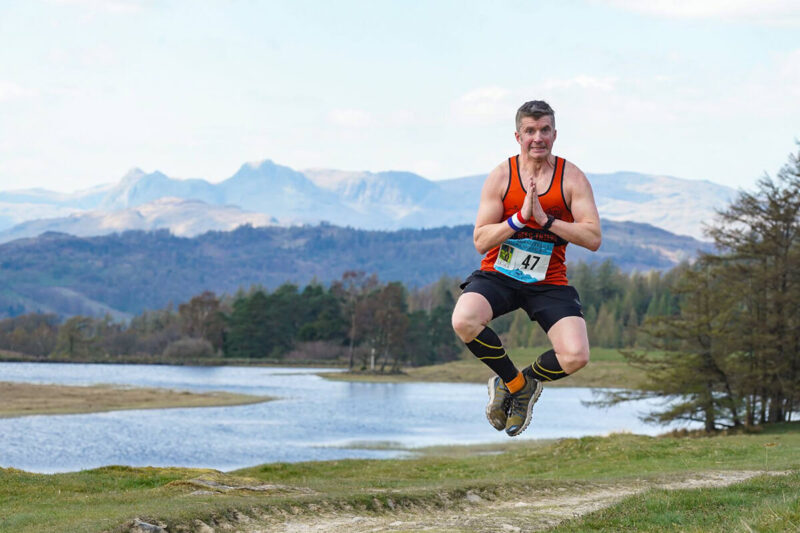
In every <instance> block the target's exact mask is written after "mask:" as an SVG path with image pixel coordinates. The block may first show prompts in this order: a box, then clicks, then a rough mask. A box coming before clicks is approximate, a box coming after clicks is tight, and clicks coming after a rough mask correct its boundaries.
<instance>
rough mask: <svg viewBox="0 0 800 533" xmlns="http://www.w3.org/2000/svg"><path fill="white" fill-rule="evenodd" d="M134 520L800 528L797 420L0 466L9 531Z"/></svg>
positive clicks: (209, 524)
mask: <svg viewBox="0 0 800 533" xmlns="http://www.w3.org/2000/svg"><path fill="white" fill-rule="evenodd" d="M139 523H144V524H150V525H153V526H158V527H161V528H162V530H164V531H170V532H175V531H203V532H208V531H215V530H219V531H224V530H235V531H246V532H256V531H330V532H334V531H343V530H344V531H348V532H349V533H359V532H366V531H421V530H426V531H440V532H443V531H448V532H449V531H454V532H455V531H458V532H487V533H488V532H496V531H518V532H526V531H538V530H542V529H548V528H555V529H552V530H553V531H560V532H567V531H570V532H571V531H598V530H601V531H718V532H723V531H725V532H728V531H797V530H798V528H800V424H798V423H791V424H781V425H778V426H775V427H772V428H769V429H768V430H766V431H763V432H759V433H752V434H737V435H728V436H723V435H719V436H714V437H694V438H692V437H687V436H666V437H643V436H635V435H627V434H618V435H611V436H608V437H585V438H581V439H564V440H559V441H555V442H537V441H522V442H516V441H509V442H508V443H506V444H503V445H492V446H474V447H446V448H432V449H426V450H420V451H417V452H416V453H415V454H414V455H413V456H412V457H410V458H406V459H394V460H343V461H326V462H309V463H296V464H267V465H262V466H256V467H252V468H248V469H244V470H239V471H235V472H229V473H222V472H216V471H212V470H192V469H179V468H129V467H107V468H101V469H97V470H90V471H84V472H78V473H69V474H56V475H39V474H30V473H26V472H21V471H17V470H13V469H0V531H9V532H10V531H14V532H21V533H22V532H44V531H48V532H49V531H86V532H94V531H98V532H99V531H105V530H109V531H143V530H145V529H141V528H140V527H139V526H137V525H136V524H139ZM142 527H145V528H146V526H142ZM548 530H551V529H548ZM151 531H158V529H151Z"/></svg>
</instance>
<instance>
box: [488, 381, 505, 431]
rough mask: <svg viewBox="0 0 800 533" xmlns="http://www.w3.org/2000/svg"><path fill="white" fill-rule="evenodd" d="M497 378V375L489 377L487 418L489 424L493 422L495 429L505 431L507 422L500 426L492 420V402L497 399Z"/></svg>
mask: <svg viewBox="0 0 800 533" xmlns="http://www.w3.org/2000/svg"><path fill="white" fill-rule="evenodd" d="M496 379H497V377H491V378H489V403H488V404H486V419H487V420H488V421H489V424H491V426H492V427H493V428H494V429H496V430H497V431H503V430H504V429H505V428H506V423H505V422H503V427H500V428H499V427H497V426H495V425H494V422H493V421H492V417H491V412H492V404H493V403H494V399H495V393H494V392H495V388H494V380H496ZM498 422H499V420H498Z"/></svg>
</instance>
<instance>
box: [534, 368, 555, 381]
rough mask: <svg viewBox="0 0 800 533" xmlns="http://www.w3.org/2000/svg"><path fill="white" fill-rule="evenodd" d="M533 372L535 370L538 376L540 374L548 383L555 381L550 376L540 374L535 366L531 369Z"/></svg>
mask: <svg viewBox="0 0 800 533" xmlns="http://www.w3.org/2000/svg"><path fill="white" fill-rule="evenodd" d="M531 370H533V371H534V372H536V373H537V374H539V375H540V376H542V377H543V378H544V379H546V380H547V381H553V378H551V377H550V376H545V375H544V374H542V373H541V372H539V371H538V370H536V367H535V366H532V367H531Z"/></svg>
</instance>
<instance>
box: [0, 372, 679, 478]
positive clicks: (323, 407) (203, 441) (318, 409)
mask: <svg viewBox="0 0 800 533" xmlns="http://www.w3.org/2000/svg"><path fill="white" fill-rule="evenodd" d="M323 370H326V369H319V368H317V369H314V368H267V367H225V366H222V367H186V366H162V365H102V364H92V365H84V364H57V363H53V364H47V363H0V381H17V382H27V383H54V384H61V385H92V384H99V383H105V384H114V385H125V386H138V387H159V388H170V389H180V390H189V391H195V392H203V391H229V392H238V393H244V394H254V395H267V396H273V397H278V398H279V399H278V400H276V401H272V402H265V403H260V404H254V405H244V406H235V407H212V408H190V409H158V410H136V411H116V412H109V413H97V414H80V415H57V416H26V417H21V418H8V419H0V466H2V467H14V468H19V469H22V470H27V471H30V472H41V473H53V472H67V471H77V470H83V469H87V468H95V467H99V466H105V465H130V466H183V467H199V468H214V469H217V470H223V471H228V470H233V469H237V468H243V467H246V466H253V465H257V464H261V463H268V462H282V461H285V462H295V461H309V460H329V459H343V458H390V457H398V456H403V455H408V454H409V451H408V450H407V449H408V448H415V447H421V446H430V445H439V444H474V443H491V442H500V441H505V440H508V439H509V437H507V436H505V434H504V433H503V432H498V431H496V430H495V429H493V428H492V427H491V426H490V425H489V423H488V422H487V420H486V417H485V415H484V408H485V406H486V401H487V398H488V397H487V392H486V385H483V384H456V383H349V382H340V381H330V380H326V379H323V378H321V377H319V376H317V375H316V374H315V373H316V372H320V371H323ZM592 399H593V392H592V390H591V389H582V388H552V387H551V388H548V387H547V386H545V390H544V392H543V393H542V396H541V398H540V399H539V402H538V403H537V404H536V407H535V408H534V412H533V420H532V422H531V425H530V426H529V427H528V429H527V430H526V431H525V433H523V434H522V435H520V436H518V437H515V438H516V439H555V438H562V437H581V436H585V435H603V434H607V433H610V432H615V431H630V432H633V433H641V434H648V435H654V434H658V433H663V432H665V431H667V430H668V429H671V428H673V427H685V426H677V425H673V426H652V425H646V424H644V423H642V422H641V421H640V420H639V418H638V417H639V416H640V415H641V414H643V413H644V412H647V411H648V409H649V408H650V407H651V406H653V405H656V404H655V403H654V402H631V403H626V404H622V405H619V406H616V407H612V408H608V409H601V408H596V407H587V406H585V405H583V403H582V402H583V401H586V400H592ZM403 448H405V449H403Z"/></svg>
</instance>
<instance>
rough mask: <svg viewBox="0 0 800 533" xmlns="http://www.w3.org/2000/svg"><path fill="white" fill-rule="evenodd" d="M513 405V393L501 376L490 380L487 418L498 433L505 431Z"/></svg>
mask: <svg viewBox="0 0 800 533" xmlns="http://www.w3.org/2000/svg"><path fill="white" fill-rule="evenodd" d="M510 404H511V393H510V392H508V388H507V387H506V384H505V382H504V381H503V380H502V379H500V376H494V377H491V378H489V403H488V404H487V405H486V418H488V419H489V423H490V424H491V425H492V427H493V428H494V429H496V430H497V431H503V430H504V429H505V427H506V419H507V418H508V408H509V406H510Z"/></svg>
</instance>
